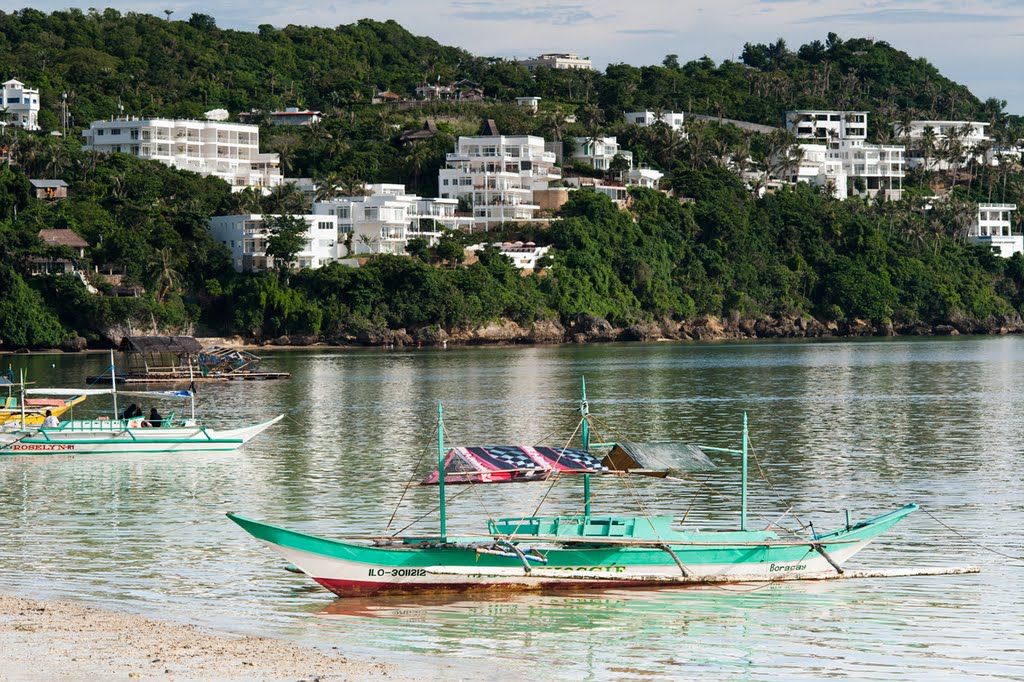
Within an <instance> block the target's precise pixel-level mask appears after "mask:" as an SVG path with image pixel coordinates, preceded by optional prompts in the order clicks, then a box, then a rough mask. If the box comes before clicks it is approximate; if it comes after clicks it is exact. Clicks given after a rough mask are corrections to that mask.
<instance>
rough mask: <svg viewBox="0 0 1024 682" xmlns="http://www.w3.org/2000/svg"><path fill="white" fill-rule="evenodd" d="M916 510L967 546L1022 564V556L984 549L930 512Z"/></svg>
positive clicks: (923, 509) (978, 543) (921, 508)
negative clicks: (965, 542) (964, 542)
mask: <svg viewBox="0 0 1024 682" xmlns="http://www.w3.org/2000/svg"><path fill="white" fill-rule="evenodd" d="M918 509H920V510H921V511H923V512H924V513H925V514H927V515H928V516H929V517H931V519H932V521H934V522H935V523H937V524H939V525H940V526H942V527H943V528H945V529H946V530H948V531H949V532H950V533H952V534H953V535H956V536H957V537H958V538H960V539H961V540H966V541H967V543H968V544H970V545H974V546H975V547H977V548H979V549H983V550H985V551H986V552H991V553H992V554H995V555H997V556H1001V557H1003V558H1005V559H1011V560H1013V561H1019V562H1022V563H1024V556H1014V555H1012V554H1007V553H1006V552H1000V551H999V550H998V549H993V548H992V547H986V546H985V545H983V544H981V543H980V542H977V541H976V540H973V539H971V538H970V537H968V536H966V535H964V534H963V533H961V532H960V531H958V530H957V529H956V528H953V527H952V526H950V525H948V524H946V523H943V522H942V521H940V520H939V518H938V517H937V516H935V514H932V513H931V512H930V511H928V510H927V509H925V508H924V507H918Z"/></svg>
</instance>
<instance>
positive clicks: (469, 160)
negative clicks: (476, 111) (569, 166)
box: [438, 121, 561, 230]
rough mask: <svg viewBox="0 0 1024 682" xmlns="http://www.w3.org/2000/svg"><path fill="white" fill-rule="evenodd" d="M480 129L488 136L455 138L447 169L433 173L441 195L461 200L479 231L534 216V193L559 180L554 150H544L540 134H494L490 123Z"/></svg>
mask: <svg viewBox="0 0 1024 682" xmlns="http://www.w3.org/2000/svg"><path fill="white" fill-rule="evenodd" d="M484 131H485V132H489V133H491V134H484V135H477V136H473V137H460V138H459V140H458V142H457V143H456V147H455V151H454V152H452V153H449V154H448V156H447V167H445V168H442V169H441V170H440V172H439V173H438V190H439V192H440V195H441V198H442V199H455V200H458V199H461V198H465V199H466V201H468V202H469V203H470V204H471V205H472V207H473V219H474V223H475V226H476V227H477V228H480V229H483V230H487V229H490V228H491V227H496V226H498V225H500V224H501V223H506V222H524V221H532V220H536V213H537V210H538V209H539V208H540V207H539V206H538V205H537V204H536V203H534V200H533V191H534V190H535V189H547V187H548V183H549V182H551V181H554V180H558V179H560V178H561V170H560V169H559V168H557V167H556V166H555V154H554V152H549V151H545V149H544V138H542V137H536V136H534V135H500V134H498V133H497V127H496V126H495V125H494V123H493V121H488V122H487V124H486V125H485V126H484Z"/></svg>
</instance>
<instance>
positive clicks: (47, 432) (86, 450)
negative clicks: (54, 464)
mask: <svg viewBox="0 0 1024 682" xmlns="http://www.w3.org/2000/svg"><path fill="white" fill-rule="evenodd" d="M23 392H24V393H25V394H27V395H33V394H36V395H50V396H53V395H112V396H114V417H113V418H97V419H71V420H68V421H64V422H61V423H60V424H59V425H57V426H53V427H46V426H31V425H28V424H25V423H24V422H22V423H20V424H19V423H15V424H8V425H7V427H8V428H5V429H3V430H2V431H0V460H2V459H3V458H4V457H6V456H28V455H97V454H115V453H168V452H216V451H226V450H237V449H238V448H240V447H242V446H243V445H245V444H246V443H247V442H249V441H250V440H252V439H253V438H255V437H256V436H258V435H259V434H261V433H263V432H264V431H266V430H267V429H268V428H270V427H271V426H273V425H274V424H276V423H277V422H279V421H281V420H282V419H284V415H278V416H277V417H274V418H273V419H269V420H267V421H264V422H260V423H257V424H247V425H243V426H240V427H237V428H221V427H217V428H214V427H212V426H209V425H206V424H203V423H201V422H200V421H199V420H198V419H196V416H195V402H194V395H193V393H192V392H191V391H123V392H121V393H118V392H117V391H116V390H115V389H113V388H103V389H95V388H93V389H62V388H38V389H32V388H30V389H24V390H23ZM118 395H121V396H136V397H140V398H146V399H150V400H190V401H192V408H191V414H190V416H189V417H183V418H181V417H176V416H175V413H174V411H171V412H169V413H168V414H167V416H166V417H165V418H163V419H161V420H160V423H159V424H158V425H151V424H149V423H148V422H147V420H146V419H144V418H143V417H141V416H140V417H133V418H131V419H121V418H118V417H117V414H118V410H117V396H118Z"/></svg>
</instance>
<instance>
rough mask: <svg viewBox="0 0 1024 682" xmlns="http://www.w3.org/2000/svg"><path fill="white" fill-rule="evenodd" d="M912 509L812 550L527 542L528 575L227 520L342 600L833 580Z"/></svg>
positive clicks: (467, 557) (735, 541) (406, 547)
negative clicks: (530, 554)
mask: <svg viewBox="0 0 1024 682" xmlns="http://www.w3.org/2000/svg"><path fill="white" fill-rule="evenodd" d="M915 508H916V507H915V506H914V505H907V506H906V507H903V508H901V509H898V510H896V511H894V512H890V513H889V514H884V515H882V516H879V517H876V518H874V519H871V520H869V521H867V522H863V523H860V524H857V525H856V526H853V527H852V528H851V529H849V530H846V529H843V530H842V531H836V532H835V533H830V534H828V535H827V536H823V537H822V538H821V539H820V541H814V540H808V541H807V542H806V543H801V542H799V541H781V540H771V541H763V540H755V541H752V542H744V541H743V540H742V538H737V535H739V534H737V533H735V532H730V533H727V534H725V535H727V536H728V540H725V541H723V542H716V541H715V540H714V536H715V535H716V533H715V532H708V533H703V534H702V535H703V536H705V537H706V538H707V539H706V540H702V541H700V542H684V543H676V542H669V543H668V544H667V548H668V549H666V548H665V547H660V546H655V545H653V544H651V543H648V544H645V545H630V544H609V543H599V542H594V543H590V544H576V545H573V544H562V543H554V544H550V545H548V546H545V544H544V543H542V542H529V543H526V542H524V543H522V545H523V546H524V547H525V546H526V545H527V544H528V545H529V546H530V547H532V548H533V549H535V550H538V551H539V552H541V553H542V554H544V555H545V557H546V559H547V563H546V564H535V563H531V564H530V568H529V570H526V567H525V566H524V561H523V559H521V558H519V557H517V556H504V555H496V554H492V553H482V552H480V551H477V549H475V548H473V547H468V546H457V545H458V544H459V543H458V542H454V543H446V544H444V545H435V546H430V545H422V546H417V545H415V544H403V545H397V546H385V547H374V546H370V545H363V544H355V543H351V542H343V541H336V540H329V539H326V538H320V537H316V536H312V535H306V534H303V533H297V532H295V531H290V530H287V529H283V528H279V527H276V526H272V525H269V524H264V523H260V522H258V521H252V520H250V519H246V518H244V517H240V516H237V515H235V514H229V515H228V516H229V517H230V518H231V519H232V520H233V521H235V523H237V524H239V525H240V526H242V528H244V529H245V530H246V531H248V532H249V533H250V534H252V535H253V536H254V537H256V538H257V539H258V540H260V541H261V542H263V543H264V544H265V545H267V546H268V547H269V548H270V549H272V550H273V551H275V552H277V553H278V554H279V555H280V556H282V557H283V558H284V559H285V560H287V561H288V562H289V563H291V564H293V565H294V566H296V567H297V568H299V569H300V570H301V571H302V572H303V573H305V574H306V575H308V576H310V577H311V578H312V579H313V580H315V581H316V582H318V583H320V584H321V585H323V586H324V587H326V588H327V589H329V590H331V591H332V592H334V593H335V594H337V595H339V596H343V597H345V596H357V595H368V594H380V593H401V592H428V591H464V590H546V589H579V588H608V587H623V586H627V587H648V586H669V585H686V584H700V583H714V582H774V581H783V580H800V579H816V578H821V577H823V576H827V575H829V574H831V575H835V574H836V572H837V571H836V568H835V567H834V566H833V565H832V563H831V562H830V561H829V559H831V561H832V562H834V563H835V564H837V565H839V566H842V564H843V563H844V562H845V561H847V560H848V559H850V557H852V556H853V555H855V554H856V553H857V552H859V551H860V550H861V549H863V548H864V547H866V546H867V545H868V544H869V543H870V542H871V541H872V540H874V539H875V538H876V537H878V535H880V534H881V533H884V532H885V531H886V530H888V529H889V528H890V527H891V526H892V525H893V524H895V523H897V522H898V521H899V520H900V519H902V518H903V517H904V516H906V515H907V514H909V513H911V512H912V511H913V510H914V509H915ZM753 535H757V534H752V536H753ZM477 540H479V538H477ZM816 545H817V546H819V547H820V548H821V550H822V551H823V552H824V553H825V554H827V555H828V557H827V558H826V556H825V555H824V554H822V553H820V552H819V551H818V550H817V549H816V548H815V547H816ZM669 549H670V550H671V551H669ZM677 560H678V561H677Z"/></svg>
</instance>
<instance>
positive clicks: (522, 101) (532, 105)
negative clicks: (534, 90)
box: [516, 97, 540, 114]
mask: <svg viewBox="0 0 1024 682" xmlns="http://www.w3.org/2000/svg"><path fill="white" fill-rule="evenodd" d="M516 106H517V107H520V108H522V109H526V110H527V111H529V112H530V113H531V114H536V113H537V109H538V108H539V107H540V97H516Z"/></svg>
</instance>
